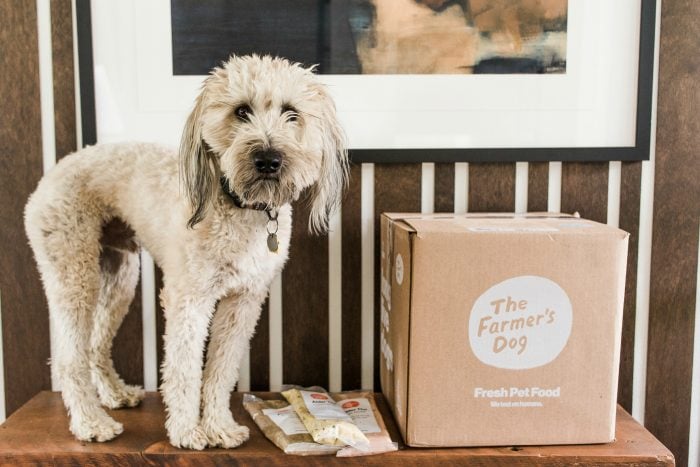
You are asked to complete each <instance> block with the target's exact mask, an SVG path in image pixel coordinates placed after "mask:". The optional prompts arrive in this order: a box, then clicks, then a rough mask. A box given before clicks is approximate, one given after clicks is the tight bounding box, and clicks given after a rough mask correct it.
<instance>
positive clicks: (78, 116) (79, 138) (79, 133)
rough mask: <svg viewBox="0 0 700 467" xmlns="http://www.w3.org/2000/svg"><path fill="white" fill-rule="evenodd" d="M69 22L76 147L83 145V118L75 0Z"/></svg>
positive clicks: (72, 0) (72, 3) (72, 1)
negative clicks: (71, 28)
mask: <svg viewBox="0 0 700 467" xmlns="http://www.w3.org/2000/svg"><path fill="white" fill-rule="evenodd" d="M71 16H72V20H71V24H72V27H73V82H74V83H73V85H74V89H75V93H74V99H75V142H76V146H77V148H78V149H80V148H82V147H83V119H82V109H81V107H80V102H81V100H80V59H79V56H78V20H77V18H76V13H75V0H71Z"/></svg>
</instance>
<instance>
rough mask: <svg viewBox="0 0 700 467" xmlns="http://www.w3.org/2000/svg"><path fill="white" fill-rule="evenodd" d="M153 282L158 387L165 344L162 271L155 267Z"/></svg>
mask: <svg viewBox="0 0 700 467" xmlns="http://www.w3.org/2000/svg"><path fill="white" fill-rule="evenodd" d="M155 268H156V270H155V276H156V277H155V279H156V280H155V283H156V287H155V289H156V291H155V293H156V297H155V298H156V359H157V362H158V387H160V383H161V382H162V381H161V371H160V366H161V364H162V363H163V360H164V359H165V346H164V344H163V336H164V335H165V313H163V307H161V306H160V291H161V290H163V271H162V270H161V269H160V268H159V267H158V266H156V267H155Z"/></svg>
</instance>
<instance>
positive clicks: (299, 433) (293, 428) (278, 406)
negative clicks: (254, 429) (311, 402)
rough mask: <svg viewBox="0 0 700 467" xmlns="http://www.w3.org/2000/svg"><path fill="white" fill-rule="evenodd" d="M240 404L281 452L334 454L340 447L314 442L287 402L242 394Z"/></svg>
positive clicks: (301, 454)
mask: <svg viewBox="0 0 700 467" xmlns="http://www.w3.org/2000/svg"><path fill="white" fill-rule="evenodd" d="M243 407H244V408H245V409H246V410H247V411H248V413H249V414H250V416H251V418H252V419H253V421H254V422H255V424H256V425H258V427H259V428H260V430H261V431H262V432H263V434H264V435H265V437H266V438H267V439H269V440H270V441H272V442H273V443H274V445H275V446H277V447H278V448H280V449H281V450H282V451H284V453H285V454H296V455H297V456H315V455H329V454H335V453H336V452H338V451H339V450H340V449H342V448H343V446H328V445H325V444H318V443H316V442H314V439H313V438H312V437H311V435H310V434H309V431H308V430H307V429H306V427H305V426H304V424H303V423H301V420H300V419H299V417H298V416H297V414H296V412H294V409H293V408H292V407H291V406H290V405H289V403H288V402H287V401H283V400H264V399H260V398H259V397H257V396H254V395H252V394H245V395H244V396H243Z"/></svg>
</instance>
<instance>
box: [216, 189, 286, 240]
mask: <svg viewBox="0 0 700 467" xmlns="http://www.w3.org/2000/svg"><path fill="white" fill-rule="evenodd" d="M219 183H221V189H222V190H223V192H224V193H225V194H226V196H228V197H229V199H230V200H231V201H232V202H233V204H234V205H235V206H236V207H237V208H239V209H253V210H255V211H265V214H267V249H268V250H270V251H271V252H273V253H276V252H277V248H278V247H279V243H278V241H277V229H278V227H279V225H278V224H277V215H278V214H279V212H278V211H277V210H276V209H274V208H273V207H271V206H270V205H269V204H267V203H251V204H248V203H245V202H244V201H243V200H242V199H241V197H240V196H238V195H237V194H236V192H234V191H233V190H231V187H230V186H229V183H228V179H227V178H226V177H223V176H222V177H221V178H219Z"/></svg>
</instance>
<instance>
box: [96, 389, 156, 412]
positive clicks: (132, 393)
mask: <svg viewBox="0 0 700 467" xmlns="http://www.w3.org/2000/svg"><path fill="white" fill-rule="evenodd" d="M98 392H99V394H100V402H102V405H104V406H105V407H108V408H110V409H121V408H124V407H136V406H137V405H139V404H140V403H141V401H142V400H143V398H144V397H145V396H146V391H144V390H143V388H142V387H140V386H132V385H130V384H122V385H121V386H120V387H118V388H117V389H115V390H111V391H110V390H105V391H98Z"/></svg>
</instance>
